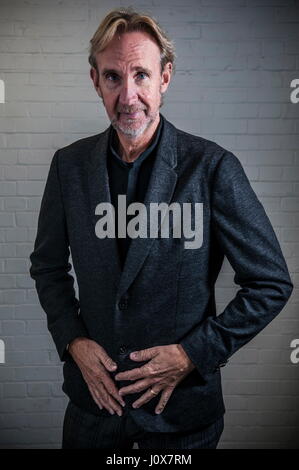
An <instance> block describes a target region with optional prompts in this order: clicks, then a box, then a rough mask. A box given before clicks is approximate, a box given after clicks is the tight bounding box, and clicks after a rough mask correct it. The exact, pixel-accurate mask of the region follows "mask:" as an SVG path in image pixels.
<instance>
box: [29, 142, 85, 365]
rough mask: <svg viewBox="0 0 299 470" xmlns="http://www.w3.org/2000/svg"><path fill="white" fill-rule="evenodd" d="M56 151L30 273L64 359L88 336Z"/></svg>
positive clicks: (59, 351) (43, 201)
mask: <svg viewBox="0 0 299 470" xmlns="http://www.w3.org/2000/svg"><path fill="white" fill-rule="evenodd" d="M58 156H59V151H56V152H55V154H54V156H53V158H52V161H51V164H50V169H49V173H48V178H47V181H46V185H45V189H44V194H43V197H42V201H41V207H40V212H39V217H38V227H37V235H36V239H35V244H34V250H33V252H32V253H31V255H30V261H31V266H30V269H29V272H30V276H31V277H32V279H34V280H35V286H36V290H37V293H38V297H39V301H40V304H41V306H42V308H43V310H44V311H45V313H46V316H47V326H48V330H49V332H50V333H51V335H52V338H53V340H54V343H55V345H56V349H57V352H58V355H59V357H60V360H61V361H65V360H66V358H67V355H68V354H69V352H68V351H67V349H66V346H67V344H68V343H70V342H71V341H72V340H73V339H75V338H76V337H79V336H83V337H88V332H87V330H86V328H85V326H84V323H83V321H82V320H81V318H80V316H79V314H80V306H79V301H78V299H77V298H76V296H75V289H74V278H73V276H71V275H70V274H68V273H69V271H70V270H71V268H72V265H71V264H70V263H69V256H70V250H69V241H68V233H67V227H66V218H65V212H64V207H63V201H62V194H61V186H60V181H59V171H58V161H57V160H58Z"/></svg>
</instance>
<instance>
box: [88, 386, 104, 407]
mask: <svg viewBox="0 0 299 470" xmlns="http://www.w3.org/2000/svg"><path fill="white" fill-rule="evenodd" d="M88 388H89V391H90V394H91V396H92V398H93V399H94V401H95V402H96V404H97V405H98V407H99V408H100V409H101V410H102V409H103V404H102V402H101V400H100V397H99V396H98V392H97V390H96V389H95V388H94V387H93V386H92V385H89V386H88Z"/></svg>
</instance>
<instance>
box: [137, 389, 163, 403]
mask: <svg viewBox="0 0 299 470" xmlns="http://www.w3.org/2000/svg"><path fill="white" fill-rule="evenodd" d="M151 390H152V391H151ZM153 392H155V394H153ZM159 393H160V390H154V389H153V388H152V389H148V390H147V391H146V392H145V393H144V394H143V395H142V396H141V397H140V398H138V400H136V401H134V403H133V404H132V407H133V408H139V407H140V406H142V405H144V404H145V403H147V402H149V401H150V400H151V399H152V398H154V397H155V396H157V395H158V394H159Z"/></svg>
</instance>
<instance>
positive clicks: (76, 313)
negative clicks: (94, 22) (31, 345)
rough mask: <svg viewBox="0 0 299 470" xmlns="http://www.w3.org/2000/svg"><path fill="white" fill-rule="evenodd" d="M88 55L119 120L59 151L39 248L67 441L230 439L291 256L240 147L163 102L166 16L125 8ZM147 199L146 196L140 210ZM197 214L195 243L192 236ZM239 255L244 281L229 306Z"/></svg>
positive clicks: (169, 53)
mask: <svg viewBox="0 0 299 470" xmlns="http://www.w3.org/2000/svg"><path fill="white" fill-rule="evenodd" d="M89 61H90V64H91V71H90V75H91V79H92V81H93V84H94V87H95V89H96V91H97V93H98V95H99V96H100V97H101V99H102V100H103V104H104V106H105V109H106V112H107V114H108V117H109V119H110V121H111V126H110V127H109V128H108V129H107V130H106V131H104V132H103V133H100V134H98V135H95V136H92V137H88V138H85V139H81V140H79V141H77V142H75V143H73V144H71V145H69V146H67V147H65V148H63V149H60V150H58V151H57V152H56V153H55V155H54V157H53V159H52V162H51V166H50V170H49V175H48V179H47V183H46V187H45V191H44V195H43V199H42V203H41V208H40V215H39V221H38V231H37V237H36V241H35V246H34V251H33V252H32V254H31V255H30V259H31V262H32V266H31V268H30V274H31V276H32V278H33V279H35V281H36V288H37V292H38V295H39V299H40V302H41V305H42V307H43V309H44V310H45V312H46V314H47V322H48V328H49V331H50V333H51V335H52V337H53V340H54V342H55V345H56V348H57V351H58V354H59V357H60V359H61V360H62V361H63V362H64V366H63V372H64V383H63V390H64V392H65V393H66V395H67V396H68V397H69V399H70V401H69V404H68V406H67V409H66V413H65V418H64V428H63V445H62V447H63V448H92V447H94V448H132V446H133V444H134V442H138V445H139V448H164V449H166V448H170V449H183V448H186V449H187V448H188V449H192V448H216V447H217V444H218V442H219V439H220V436H221V433H222V431H223V415H224V413H225V407H224V402H223V396H222V389H221V374H220V367H221V366H223V365H224V364H226V363H227V361H228V359H229V357H230V356H232V354H233V353H234V352H235V351H237V350H238V349H239V348H240V347H242V346H243V345H244V344H246V343H247V342H248V341H250V340H251V339H252V338H253V337H254V336H255V335H256V334H257V333H258V332H259V331H261V330H262V329H263V328H264V327H265V326H266V325H267V324H268V323H269V322H270V321H271V320H272V319H273V318H274V317H275V316H276V315H277V314H278V313H279V312H280V311H281V310H282V308H283V307H284V305H285V304H286V302H287V300H288V298H289V296H290V294H291V292H292V288H293V285H292V282H291V280H290V276H289V273H288V269H287V266H286V263H285V260H284V257H283V255H282V252H281V249H280V246H279V243H278V240H277V238H276V236H275V233H274V231H273V228H272V226H271V224H270V221H269V219H268V217H267V215H266V213H265V211H264V209H263V207H262V205H261V203H260V202H259V200H258V198H257V197H256V195H255V193H254V192H253V190H252V188H251V186H250V183H249V181H248V179H247V177H246V175H245V172H244V170H243V168H242V166H241V163H240V162H239V160H238V159H237V157H236V156H235V155H233V154H232V153H231V152H230V151H228V150H225V149H224V148H222V147H220V146H219V145H217V144H216V143H215V142H212V141H209V140H207V139H204V138H201V137H197V136H193V135H191V134H188V133H186V132H183V131H181V130H178V129H176V128H175V127H174V126H173V125H172V124H171V123H170V122H168V121H167V120H166V119H165V118H164V117H163V116H162V114H161V113H160V112H159V109H160V107H161V105H162V97H163V94H164V93H165V92H166V90H167V88H168V86H169V83H170V80H171V77H172V74H173V70H174V49H173V45H172V43H171V41H169V39H168V38H167V37H166V35H165V33H164V32H163V31H162V30H161V28H160V27H159V26H158V24H157V23H156V22H155V20H154V19H153V18H151V17H149V16H146V15H139V14H138V13H136V12H132V11H131V10H121V11H118V10H114V11H112V12H111V13H109V14H108V15H107V16H106V18H105V19H104V20H103V22H102V23H101V25H100V26H99V28H98V30H97V32H96V33H95V35H94V37H93V38H92V40H91V50H90V57H89ZM186 86H187V84H186ZM120 196H121V197H120ZM122 198H125V200H124V199H122ZM136 203H137V204H139V205H137V206H136V205H134V204H136ZM102 204H104V205H105V204H108V206H105V207H113V210H109V209H106V213H105V210H103V206H102ZM131 204H132V206H131V208H130V205H131ZM155 204H156V205H157V204H164V209H165V206H166V209H167V208H168V209H169V212H168V214H167V215H166V212H167V211H166V212H165V211H164V216H163V214H162V212H161V214H162V215H161V218H160V219H159V221H158V222H159V223H158V231H156V232H155V231H154V233H155V236H153V237H150V236H147V235H144V236H135V235H136V231H137V232H138V230H144V229H149V232H150V233H152V232H151V230H152V229H153V222H154V221H156V222H157V218H155V219H150V218H149V217H146V216H147V215H148V214H150V209H152V205H155ZM185 204H187V205H189V206H190V207H191V208H192V211H191V212H189V219H188V218H187V221H186V219H185V220H184V221H183V229H184V230H178V228H179V229H181V228H182V226H177V222H178V219H177V218H176V217H175V215H174V212H175V211H174V208H176V209H178V208H181V207H182V208H183V209H184V208H185V207H186V206H184V205H185ZM136 207H139V208H140V207H141V208H142V207H144V208H145V209H146V210H145V211H143V212H142V211H140V213H141V215H140V214H139V217H137V218H138V223H137V224H136V221H135V224H134V218H132V216H134V214H136ZM155 207H156V206H155ZM170 208H171V210H172V214H173V218H172V222H173V221H174V220H176V224H172V225H171V223H170V218H169V217H168V216H169V214H170ZM193 209H196V210H195V214H194V210H193ZM104 213H105V214H104ZM124 213H125V216H126V223H127V229H128V230H127V231H124V227H123V218H124ZM128 215H129V216H130V217H127V216H128ZM181 215H184V211H183V213H182V214H181ZM99 216H102V217H99ZM162 219H163V221H162ZM165 221H166V223H165ZM188 221H189V222H190V223H191V225H190V224H189V225H190V226H189V225H188ZM111 222H112V225H111ZM162 222H163V223H162ZM132 223H133V228H134V229H132ZM130 224H131V225H130ZM104 226H105V227H104ZM108 226H109V227H108ZM129 226H130V230H129ZM137 226H138V228H137ZM191 226H192V227H194V226H195V227H196V228H197V231H198V232H199V233H200V236H199V243H198V244H197V246H192V244H191V246H190V245H189V246H188V245H186V239H188V238H190V236H189V237H188V236H186V232H187V234H188V233H189V234H190V229H191ZM107 227H108V228H109V230H110V232H109V230H108V228H107ZM111 227H112V229H111ZM165 227H166V228H167V227H168V230H169V231H168V236H163V233H162V232H161V230H164V228H165ZM188 228H189V232H188V230H187V229H188ZM105 229H106V230H108V231H107V232H105ZM185 229H186V230H185ZM134 230H135V231H134ZM177 230H178V231H177ZM182 232H183V233H182ZM107 233H108V236H106V235H107ZM142 233H143V234H144V233H145V232H142ZM146 233H148V232H146ZM191 233H192V230H191ZM193 233H194V237H195V235H196V234H195V231H194V232H193ZM111 234H112V235H111ZM130 234H131V235H130ZM134 234H135V235H134ZM177 234H179V235H178V236H176V235H177ZM70 251H71V253H72V260H73V265H74V270H75V272H76V276H77V280H78V287H79V299H77V298H76V296H75V291H74V288H73V282H74V280H73V277H72V276H71V275H70V274H68V272H69V270H70V269H71V264H70V263H69V261H68V260H69V255H70ZM225 255H226V256H227V258H228V260H229V261H230V263H231V265H232V267H233V269H234V270H235V278H234V280H235V282H236V283H237V284H239V285H240V286H241V289H240V290H239V291H238V292H237V294H236V296H235V298H234V299H232V300H231V301H230V302H229V304H228V305H227V306H226V308H225V309H224V311H223V312H222V313H221V314H220V315H218V316H216V306H215V293H214V285H215V282H216V279H217V277H218V273H219V271H220V268H221V265H222V262H223V259H224V256H225ZM133 352H136V355H135V356H133Z"/></svg>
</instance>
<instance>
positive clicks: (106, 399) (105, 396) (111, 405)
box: [99, 383, 122, 416]
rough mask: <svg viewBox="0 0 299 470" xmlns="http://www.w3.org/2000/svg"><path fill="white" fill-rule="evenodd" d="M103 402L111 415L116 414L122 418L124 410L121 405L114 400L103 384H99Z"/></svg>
mask: <svg viewBox="0 0 299 470" xmlns="http://www.w3.org/2000/svg"><path fill="white" fill-rule="evenodd" d="M99 389H100V395H101V400H102V402H103V403H104V406H105V407H106V408H107V409H108V411H109V412H110V413H111V414H114V413H115V412H116V413H117V414H118V415H119V416H121V415H122V409H121V407H120V406H119V404H118V403H117V402H116V401H115V400H114V398H113V397H112V396H111V395H110V394H109V392H108V391H107V390H106V389H105V387H104V385H103V384H102V383H100V384H99Z"/></svg>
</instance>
